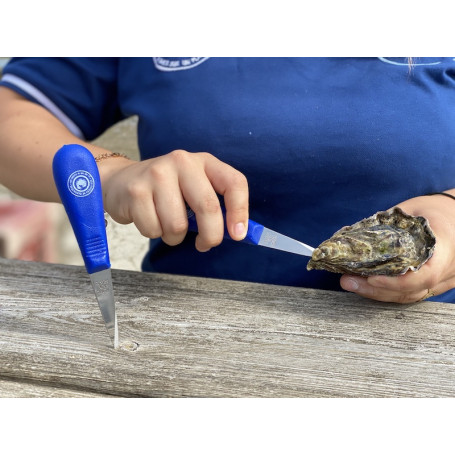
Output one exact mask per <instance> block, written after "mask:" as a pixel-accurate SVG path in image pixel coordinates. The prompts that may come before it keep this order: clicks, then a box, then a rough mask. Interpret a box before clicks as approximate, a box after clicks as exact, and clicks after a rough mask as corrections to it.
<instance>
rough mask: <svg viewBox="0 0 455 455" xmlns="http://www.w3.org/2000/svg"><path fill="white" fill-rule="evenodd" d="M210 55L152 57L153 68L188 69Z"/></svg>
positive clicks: (166, 69) (162, 69)
mask: <svg viewBox="0 0 455 455" xmlns="http://www.w3.org/2000/svg"><path fill="white" fill-rule="evenodd" d="M209 58H210V57H153V63H154V64H155V68H156V69H157V70H160V71H180V70H189V69H190V68H194V67H195V66H198V65H200V64H201V63H202V62H205V61H206V60H207V59H209Z"/></svg>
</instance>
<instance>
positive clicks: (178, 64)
mask: <svg viewBox="0 0 455 455" xmlns="http://www.w3.org/2000/svg"><path fill="white" fill-rule="evenodd" d="M416 63H417V65H416V66H415V67H414V68H413V69H412V71H410V70H409V68H408V65H407V62H406V60H405V59H397V58H389V59H379V58H303V59H298V58H272V59H266V58H210V59H206V60H198V61H197V60H189V59H187V60H183V59H177V58H169V59H152V58H120V59H78V58H76V59H65V60H64V59H46V60H45V62H41V61H40V59H24V60H21V59H19V60H16V61H13V62H12V63H11V64H10V65H8V66H7V67H6V68H5V70H4V73H11V74H15V75H18V76H20V77H22V78H24V79H26V80H27V81H29V82H30V83H32V84H33V85H35V86H37V87H38V88H39V89H40V90H41V91H43V92H44V93H46V94H47V95H48V96H49V97H50V98H52V100H53V101H54V102H55V103H56V104H57V105H58V106H59V107H60V108H61V109H62V110H64V112H66V114H67V115H69V116H70V117H71V118H72V119H73V121H74V122H75V123H76V124H77V125H78V126H79V127H80V128H81V129H82V131H83V132H84V134H85V135H86V137H87V138H88V139H92V138H94V137H96V136H97V135H99V134H100V133H102V131H103V130H104V129H105V128H106V127H107V126H109V125H111V124H113V123H115V122H116V121H117V120H119V119H121V118H125V117H128V116H130V115H138V116H139V119H140V120H139V126H138V140H139V146H140V150H141V154H142V158H150V157H154V156H157V155H162V154H165V153H168V152H170V151H172V150H174V149H185V150H188V151H190V152H198V151H207V152H210V153H212V154H214V155H215V156H217V157H218V158H220V159H221V160H223V161H225V162H227V163H228V164H230V165H232V166H233V167H235V168H237V169H238V170H240V171H241V172H243V173H244V174H245V175H246V177H247V178H248V182H249V187H250V217H251V219H253V220H255V221H257V222H259V223H261V224H264V225H265V226H267V227H269V228H271V229H273V230H275V231H279V232H281V233H283V234H286V235H288V236H290V237H293V238H296V239H298V240H301V241H303V242H304V243H307V244H310V245H313V246H316V245H318V244H319V243H320V242H322V241H323V240H325V239H326V238H328V237H329V236H330V235H332V233H333V232H334V231H336V230H337V229H339V228H340V227H342V226H344V225H348V224H352V223H354V222H356V221H358V220H360V219H362V218H364V217H367V216H369V215H371V214H373V213H375V212H376V211H378V210H385V209H388V208H390V207H392V206H393V205H395V204H397V203H399V202H402V201H404V200H406V199H409V198H412V197H415V196H419V195H422V194H426V193H428V192H438V191H443V190H446V189H449V188H453V187H455V127H454V125H455V61H454V59H452V58H428V59H426V58H421V59H417V61H416ZM5 85H7V84H5ZM453 209H454V210H455V202H454V208H453ZM454 247H455V245H454ZM306 264H307V259H306V258H304V257H299V256H295V255H292V254H286V253H282V252H279V251H274V250H270V249H267V248H260V247H253V246H250V245H242V244H237V243H234V242H229V241H225V242H223V244H222V245H221V246H219V247H217V248H214V249H212V250H211V251H210V252H208V253H199V252H197V251H196V250H195V248H194V235H193V234H188V236H187V239H186V240H185V242H184V243H182V244H181V245H179V246H176V247H168V246H167V245H165V244H163V243H162V242H161V241H159V240H156V241H151V250H150V253H149V254H148V255H147V257H146V258H145V259H144V262H143V267H144V270H147V271H156V272H167V273H179V274H187V275H200V276H209V277H216V278H226V279H235V280H249V281H256V282H266V283H274V284H283V285H292V286H306V287H311V288H322V289H334V290H340V286H339V275H336V274H331V273H328V272H327V273H326V272H320V271H311V272H308V271H307V270H306ZM434 300H439V301H447V302H455V291H450V292H448V293H446V294H444V295H442V296H436V297H435V298H434Z"/></svg>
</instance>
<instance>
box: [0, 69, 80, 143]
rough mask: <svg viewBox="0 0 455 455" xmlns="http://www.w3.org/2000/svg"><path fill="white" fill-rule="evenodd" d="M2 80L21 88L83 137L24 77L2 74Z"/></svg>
mask: <svg viewBox="0 0 455 455" xmlns="http://www.w3.org/2000/svg"><path fill="white" fill-rule="evenodd" d="M2 81H4V82H8V83H9V84H11V85H14V86H16V87H17V88H19V89H21V90H23V91H24V92H25V93H27V94H28V95H30V96H31V97H32V98H34V99H35V100H36V101H37V102H38V103H40V104H41V105H42V106H44V107H45V108H46V109H47V110H48V111H49V112H51V113H52V114H53V115H54V116H55V117H57V118H58V119H59V120H60V121H61V122H62V123H63V124H64V125H65V126H66V127H67V128H68V129H69V130H70V131H71V133H73V134H74V135H75V136H77V137H78V138H80V139H84V135H83V133H82V131H81V130H80V128H79V127H78V126H77V125H76V124H75V123H74V122H73V121H72V120H71V119H70V118H69V117H68V116H67V115H66V114H65V113H64V112H63V111H62V110H61V109H60V108H59V107H58V106H57V105H56V104H55V103H54V102H53V101H52V100H50V99H49V98H48V97H47V96H46V95H45V94H44V93H43V92H42V91H41V90H38V89H37V88H36V87H35V86H33V85H32V84H30V83H29V82H27V81H25V80H24V79H22V78H20V77H18V76H15V75H14V74H8V73H7V74H4V75H3V77H2Z"/></svg>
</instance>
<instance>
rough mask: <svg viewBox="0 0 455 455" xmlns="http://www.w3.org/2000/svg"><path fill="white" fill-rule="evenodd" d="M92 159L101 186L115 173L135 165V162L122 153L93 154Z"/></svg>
mask: <svg viewBox="0 0 455 455" xmlns="http://www.w3.org/2000/svg"><path fill="white" fill-rule="evenodd" d="M94 157H95V161H96V164H97V166H98V171H99V174H100V179H101V184H102V185H103V184H105V183H106V182H107V181H108V180H109V178H110V177H111V176H112V175H113V174H115V173H116V172H118V171H120V170H121V169H124V168H125V167H128V166H131V165H132V164H134V163H136V161H135V160H132V159H130V158H128V157H127V156H126V155H124V154H122V153H115V152H106V153H100V154H97V155H96V154H94Z"/></svg>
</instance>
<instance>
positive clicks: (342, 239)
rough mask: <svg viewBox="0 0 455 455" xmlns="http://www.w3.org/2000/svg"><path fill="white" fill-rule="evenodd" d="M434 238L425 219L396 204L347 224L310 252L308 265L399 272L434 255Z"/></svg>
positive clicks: (353, 271)
mask: <svg viewBox="0 0 455 455" xmlns="http://www.w3.org/2000/svg"><path fill="white" fill-rule="evenodd" d="M435 244H436V238H435V236H434V234H433V232H432V230H431V228H430V225H429V223H428V221H427V220H426V219H425V218H423V217H421V216H417V217H414V216H411V215H407V214H406V213H404V212H403V211H402V210H401V209H399V208H398V207H394V208H393V209H390V210H388V211H386V212H378V213H376V214H374V215H373V216H371V217H369V218H365V219H363V220H361V221H359V222H357V223H355V224H353V225H352V226H346V227H344V228H342V229H340V230H339V231H337V232H335V234H334V235H333V236H332V237H331V238H330V239H328V240H326V241H324V242H322V243H321V245H319V247H318V248H316V249H315V250H314V252H313V255H312V258H311V259H310V261H309V262H308V266H307V269H308V270H311V269H321V270H322V269H323V270H328V271H329V272H335V273H348V274H351V275H362V276H369V275H402V274H404V273H406V272H407V271H408V270H412V271H417V270H419V268H420V267H421V266H422V265H423V264H424V263H425V262H426V261H428V259H430V257H431V256H432V255H433V251H434V247H435Z"/></svg>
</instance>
